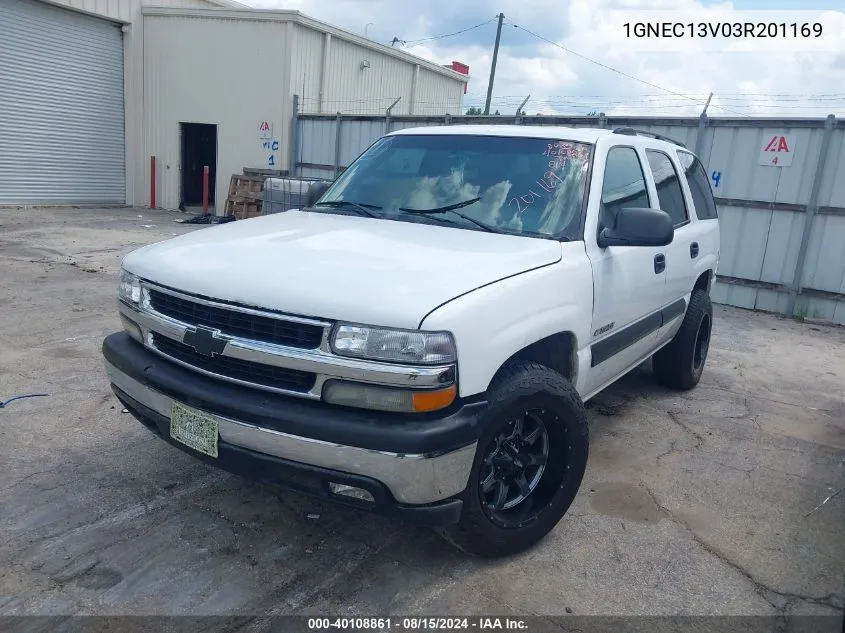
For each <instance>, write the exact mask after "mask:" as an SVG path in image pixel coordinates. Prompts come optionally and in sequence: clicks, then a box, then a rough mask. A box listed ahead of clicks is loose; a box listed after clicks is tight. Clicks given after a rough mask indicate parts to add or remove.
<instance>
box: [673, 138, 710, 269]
mask: <svg viewBox="0 0 845 633" xmlns="http://www.w3.org/2000/svg"><path fill="white" fill-rule="evenodd" d="M678 162H679V163H680V165H681V169H682V170H683V173H684V175H685V178H684V180H685V182H682V184H683V185H684V187H685V189H686V190H687V191H688V192H689V200H690V202H691V212H690V215H691V216H692V226H691V227H690V233H691V234H692V240H693V242H695V243H697V244H698V251H699V254H698V257H695V258H694V259H693V272H692V274H693V277H694V278H695V279H698V278H699V277H700V276H701V275H702V274H703V273H706V272H708V271H711V272H712V273H715V272H716V267H717V265H718V263H719V249H720V237H719V213H718V211H717V210H716V200H715V199H714V197H713V189H712V188H711V186H710V178H708V177H707V171H706V170H705V169H704V165H702V164H701V161H700V160H699V159H698V157H697V156H695V155H694V154H693V153H692V152H688V151H685V150H678Z"/></svg>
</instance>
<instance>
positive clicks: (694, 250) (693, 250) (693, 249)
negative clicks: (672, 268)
mask: <svg viewBox="0 0 845 633" xmlns="http://www.w3.org/2000/svg"><path fill="white" fill-rule="evenodd" d="M689 256H690V257H692V258H693V259H695V258H696V257H698V242H693V243H692V244H690V245H689Z"/></svg>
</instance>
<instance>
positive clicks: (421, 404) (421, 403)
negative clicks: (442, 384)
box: [412, 385, 458, 413]
mask: <svg viewBox="0 0 845 633" xmlns="http://www.w3.org/2000/svg"><path fill="white" fill-rule="evenodd" d="M457 394H458V388H457V387H455V385H452V386H451V387H446V389H437V390H436V391H415V392H414V394H413V396H412V397H413V401H414V411H417V412H419V413H423V412H425V411H437V410H438V409H445V408H446V407H448V406H449V405H450V404H452V403H453V402H454V401H455V396H456V395H457Z"/></svg>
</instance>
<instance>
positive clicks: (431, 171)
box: [317, 134, 591, 240]
mask: <svg viewBox="0 0 845 633" xmlns="http://www.w3.org/2000/svg"><path fill="white" fill-rule="evenodd" d="M590 150H591V146H590V145H588V144H586V143H576V142H572V141H561V140H555V139H542V138H521V137H502V136H469V135H461V134H437V135H435V134H425V135H418V136H412V135H407V136H406V135H399V136H390V137H386V138H382V139H380V140H379V141H377V142H376V143H375V144H374V145H372V146H371V147H370V148H369V149H368V150H367V151H366V152H364V153H363V154H362V155H361V156H360V157H359V158H358V160H356V161H355V162H354V163H353V164H352V165H351V166H350V167H349V168H348V169H347V170H346V171H345V172H344V173H343V174H342V175H341V176H340V177H339V178H338V179H337V181H336V182H335V183H334V184H333V185H332V186H331V188H330V189H329V190H328V191H327V192H326V193H325V194H324V195H323V196H322V198H320V201H319V202H318V203H317V206H318V207H319V206H320V205H325V204H326V203H328V205H327V206H326V207H324V208H323V209H321V210H323V211H332V212H337V211H339V210H342V209H344V208H348V210H350V211H352V212H354V211H355V209H356V206H355V205H359V206H360V205H363V206H364V207H365V208H366V210H368V211H369V213H367V215H376V216H377V217H386V218H389V219H395V220H405V221H416V222H436V223H447V224H449V225H453V226H460V227H461V228H466V229H470V230H476V231H480V230H494V231H496V232H502V233H513V234H517V235H535V236H555V237H562V238H565V239H569V240H574V239H580V226H581V209H582V204H583V201H584V192H585V188H586V183H587V169H588V166H589V162H590V155H591V152H590ZM342 202H348V203H350V204H349V205H343V204H341V203H342ZM457 209H460V210H459V211H458V210H457ZM420 212H425V213H420Z"/></svg>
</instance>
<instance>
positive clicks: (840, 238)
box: [802, 215, 845, 294]
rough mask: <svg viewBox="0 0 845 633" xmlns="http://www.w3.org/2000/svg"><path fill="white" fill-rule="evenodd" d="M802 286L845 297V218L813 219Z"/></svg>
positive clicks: (827, 216)
mask: <svg viewBox="0 0 845 633" xmlns="http://www.w3.org/2000/svg"><path fill="white" fill-rule="evenodd" d="M802 285H803V286H805V287H806V288H815V289H816V290H827V291H828V292H838V293H843V294H845V216H836V215H819V216H817V217H816V218H815V219H814V221H813V228H812V231H811V232H810V244H809V247H808V248H807V261H806V262H805V265H804V279H803V280H802Z"/></svg>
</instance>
